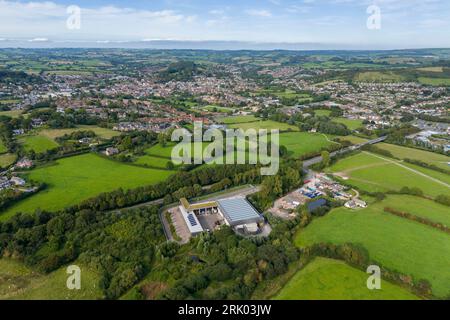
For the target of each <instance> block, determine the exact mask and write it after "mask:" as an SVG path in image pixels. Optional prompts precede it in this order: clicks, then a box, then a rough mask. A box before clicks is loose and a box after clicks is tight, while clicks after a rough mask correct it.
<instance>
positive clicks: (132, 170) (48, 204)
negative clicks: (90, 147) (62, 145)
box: [0, 154, 173, 220]
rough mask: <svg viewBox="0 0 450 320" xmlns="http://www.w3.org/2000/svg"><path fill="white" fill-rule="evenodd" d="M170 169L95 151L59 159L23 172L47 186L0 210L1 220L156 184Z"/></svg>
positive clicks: (28, 177)
mask: <svg viewBox="0 0 450 320" xmlns="http://www.w3.org/2000/svg"><path fill="white" fill-rule="evenodd" d="M172 173H173V172H172V171H168V170H156V169H147V168H141V167H137V166H130V165H126V164H123V163H120V162H116V161H112V160H109V159H106V158H104V157H101V156H99V155H96V154H84V155H79V156H74V157H69V158H64V159H59V160H57V161H56V162H55V163H54V164H51V165H47V166H43V167H39V168H36V169H34V170H32V171H30V172H28V173H26V174H24V175H25V177H26V179H27V180H34V181H39V182H45V183H46V184H47V188H46V189H45V190H42V191H40V192H39V193H37V194H35V195H32V196H31V197H29V198H26V199H24V200H22V201H20V202H18V203H17V204H15V205H13V206H12V207H10V208H8V209H7V210H6V211H5V212H4V213H2V214H0V220H5V219H7V218H9V217H11V216H12V215H14V214H15V213H17V212H24V213H30V212H33V211H34V210H36V209H38V208H41V209H43V210H49V211H55V210H61V209H64V208H65V207H68V206H72V205H75V204H77V203H79V202H81V201H83V200H86V199H89V198H92V197H95V196H96V195H98V194H100V193H103V192H110V191H114V190H116V189H118V188H122V189H125V190H126V189H131V188H136V187H139V186H143V185H151V184H155V183H158V182H160V181H163V180H165V179H167V177H169V176H170V175H171V174H172Z"/></svg>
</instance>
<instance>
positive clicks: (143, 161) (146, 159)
mask: <svg viewBox="0 0 450 320" xmlns="http://www.w3.org/2000/svg"><path fill="white" fill-rule="evenodd" d="M169 161H170V159H165V158H159V157H152V156H147V155H145V156H140V157H138V158H137V159H136V161H135V162H134V163H135V164H139V165H147V166H149V167H154V168H160V169H166V168H167V163H168V162H169Z"/></svg>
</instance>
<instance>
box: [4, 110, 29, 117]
mask: <svg viewBox="0 0 450 320" xmlns="http://www.w3.org/2000/svg"><path fill="white" fill-rule="evenodd" d="M22 112H23V110H11V111H0V116H6V117H10V118H18V117H19V116H20V115H21V114H22Z"/></svg>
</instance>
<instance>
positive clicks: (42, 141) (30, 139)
mask: <svg viewBox="0 0 450 320" xmlns="http://www.w3.org/2000/svg"><path fill="white" fill-rule="evenodd" d="M18 140H19V142H20V143H21V144H22V146H23V148H24V149H25V151H31V150H33V151H34V152H36V153H42V152H45V151H47V150H51V149H55V148H57V147H58V146H59V144H58V143H56V141H54V140H52V139H49V138H47V137H45V136H41V135H26V136H22V137H20V138H19V139H18Z"/></svg>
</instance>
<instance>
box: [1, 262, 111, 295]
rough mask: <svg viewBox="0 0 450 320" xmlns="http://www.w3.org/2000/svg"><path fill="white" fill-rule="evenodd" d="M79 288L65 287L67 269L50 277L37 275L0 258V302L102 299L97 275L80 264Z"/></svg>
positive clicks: (20, 265) (20, 264) (59, 270)
mask: <svg viewBox="0 0 450 320" xmlns="http://www.w3.org/2000/svg"><path fill="white" fill-rule="evenodd" d="M75 264H77V265H78V266H79V267H80V268H81V289H80V290H69V289H67V286H66V281H67V277H68V274H67V273H66V268H60V269H58V270H56V271H54V272H52V273H49V274H39V273H37V272H35V271H33V270H31V269H29V268H28V267H26V266H25V265H24V264H22V263H21V262H18V261H16V260H12V259H8V258H2V259H0V280H1V281H0V300H5V299H8V300H43V299H45V300H96V299H101V298H103V294H102V291H101V289H100V287H99V281H100V278H99V275H98V274H97V273H96V272H95V271H94V270H92V269H90V268H89V267H87V266H84V265H82V264H78V263H75Z"/></svg>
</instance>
